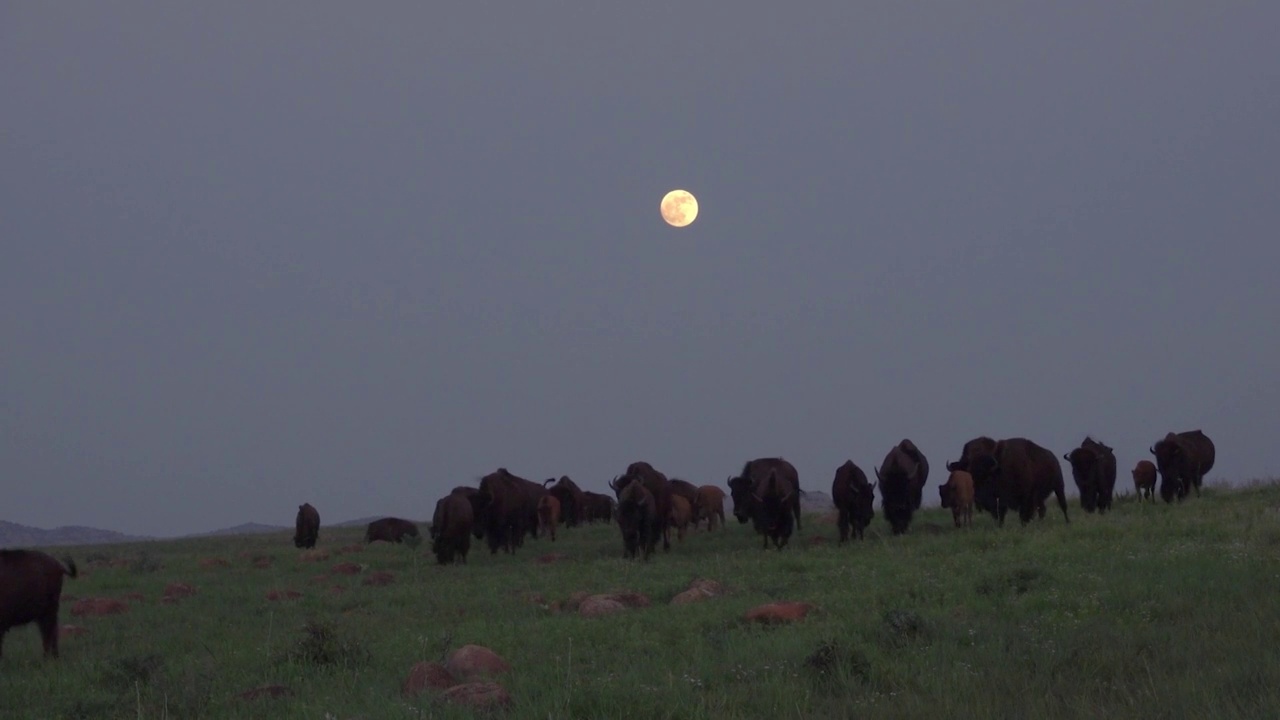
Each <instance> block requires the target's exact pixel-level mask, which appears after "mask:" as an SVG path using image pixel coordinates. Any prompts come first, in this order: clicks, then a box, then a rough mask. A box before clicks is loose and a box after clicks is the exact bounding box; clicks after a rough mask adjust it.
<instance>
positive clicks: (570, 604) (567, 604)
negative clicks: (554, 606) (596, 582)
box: [564, 590, 591, 612]
mask: <svg viewBox="0 0 1280 720" xmlns="http://www.w3.org/2000/svg"><path fill="white" fill-rule="evenodd" d="M589 597H591V593H589V592H582V591H581V590H579V591H578V592H575V593H571V594H570V595H569V597H568V598H567V599H566V600H565V601H564V609H565V610H568V611H569V612H573V611H574V610H577V609H578V607H579V606H581V605H582V601H583V600H586V599H587V598H589Z"/></svg>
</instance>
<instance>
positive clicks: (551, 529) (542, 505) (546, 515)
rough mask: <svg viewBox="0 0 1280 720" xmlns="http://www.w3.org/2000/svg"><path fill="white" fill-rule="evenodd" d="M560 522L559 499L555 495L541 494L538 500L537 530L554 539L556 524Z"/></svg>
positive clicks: (552, 540) (553, 540)
mask: <svg viewBox="0 0 1280 720" xmlns="http://www.w3.org/2000/svg"><path fill="white" fill-rule="evenodd" d="M559 523H560V501H559V500H557V499H556V496H555V495H551V494H547V495H543V496H542V498H541V499H540V500H538V532H540V533H546V534H548V535H550V536H551V542H555V541H556V525H558V524H559Z"/></svg>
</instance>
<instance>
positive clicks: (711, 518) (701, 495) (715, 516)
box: [693, 485, 724, 531]
mask: <svg viewBox="0 0 1280 720" xmlns="http://www.w3.org/2000/svg"><path fill="white" fill-rule="evenodd" d="M703 520H706V521H707V530H708V531H710V530H714V529H716V527H717V525H718V526H719V527H721V528H723V527H724V490H721V489H720V488H718V487H716V486H715V485H703V486H702V487H700V488H698V497H697V499H695V500H694V502H693V526H694V527H697V526H698V523H700V522H702V521H703Z"/></svg>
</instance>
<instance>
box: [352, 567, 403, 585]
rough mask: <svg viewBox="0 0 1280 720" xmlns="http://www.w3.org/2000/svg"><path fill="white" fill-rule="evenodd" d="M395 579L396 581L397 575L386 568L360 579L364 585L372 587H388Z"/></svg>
mask: <svg viewBox="0 0 1280 720" xmlns="http://www.w3.org/2000/svg"><path fill="white" fill-rule="evenodd" d="M395 581H396V576H395V575H394V574H392V573H389V572H387V571H385V570H379V571H377V572H372V573H369V574H368V575H366V576H365V578H364V579H363V580H361V581H360V583H361V584H362V585H368V586H370V587H386V586H387V585H390V584H391V583H393V582H395Z"/></svg>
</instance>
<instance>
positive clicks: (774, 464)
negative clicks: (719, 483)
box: [728, 457, 803, 533]
mask: <svg viewBox="0 0 1280 720" xmlns="http://www.w3.org/2000/svg"><path fill="white" fill-rule="evenodd" d="M771 472H772V473H774V474H776V475H777V476H778V479H779V481H780V482H782V483H785V484H787V485H789V486H790V487H792V488H794V490H795V492H793V493H791V496H790V499H789V500H788V502H790V503H791V512H792V515H794V516H795V529H796V530H800V529H801V525H800V496H801V495H803V491H802V490H801V489H800V474H799V473H797V472H796V467H795V466H794V465H792V464H791V463H789V462H787V461H786V460H783V459H782V458H779V457H772V458H756V459H755V460H749V461H747V464H746V465H743V466H742V472H740V473H738V476H737V477H731V478H729V481H728V485H729V497H730V498H731V499H732V500H733V516H734V517H736V518H738V522H740V523H745V522H747V521H748V520H751V519H752V518H754V517H756V512H755V504H756V492H755V490H756V487H757V486H758V485H760V483H761V482H763V481H764V480H765V479H766V478H767V477H769V473H771ZM788 533H790V531H789V530H788Z"/></svg>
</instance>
